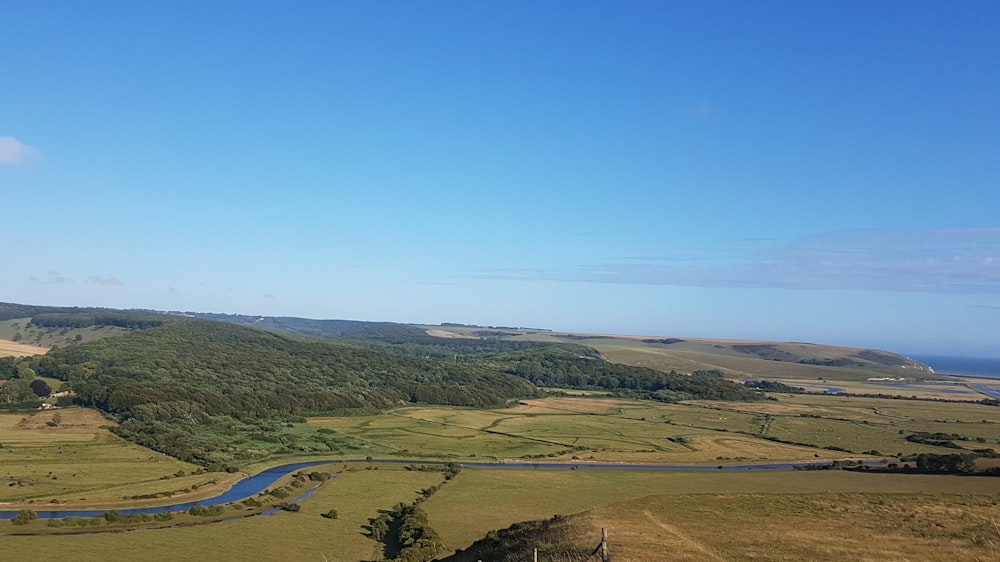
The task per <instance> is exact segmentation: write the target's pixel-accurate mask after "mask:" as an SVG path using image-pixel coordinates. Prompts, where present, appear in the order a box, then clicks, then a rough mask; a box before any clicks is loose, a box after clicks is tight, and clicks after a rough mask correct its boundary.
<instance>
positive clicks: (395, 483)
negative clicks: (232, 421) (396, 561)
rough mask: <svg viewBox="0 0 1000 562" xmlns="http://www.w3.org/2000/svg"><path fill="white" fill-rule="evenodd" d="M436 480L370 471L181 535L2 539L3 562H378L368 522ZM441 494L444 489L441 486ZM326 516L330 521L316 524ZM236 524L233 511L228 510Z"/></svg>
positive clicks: (432, 475) (177, 530)
mask: <svg viewBox="0 0 1000 562" xmlns="http://www.w3.org/2000/svg"><path fill="white" fill-rule="evenodd" d="M441 481H442V475H441V473H440V472H419V471H407V470H403V469H402V468H399V467H397V468H386V467H380V468H379V469H377V470H364V469H359V470H353V471H350V472H343V473H341V474H339V475H338V476H337V477H335V478H333V479H331V480H328V481H327V482H325V483H324V484H323V485H322V486H320V488H319V490H318V491H317V492H316V493H315V494H313V495H312V496H310V497H309V498H308V499H307V500H305V501H303V502H301V504H300V505H301V508H302V509H301V511H299V512H298V513H288V512H279V513H275V514H274V515H269V516H266V517H259V516H258V517H249V518H242V519H235V520H231V521H227V522H224V523H211V524H203V525H195V526H188V527H171V528H165V529H153V530H141V531H134V532H129V533H97V534H89V535H72V536H60V537H51V536H8V537H4V538H3V539H2V542H3V557H4V558H3V559H4V560H51V559H58V558H66V557H69V558H71V559H72V560H79V561H81V562H86V561H108V562H114V561H133V560H137V559H142V560H163V561H189V560H190V561H195V560H198V561H201V560H213V561H245V560H317V561H320V562H322V561H323V560H324V559H326V560H330V561H333V560H339V561H342V562H343V561H362V560H379V559H381V558H382V556H383V554H382V547H381V544H380V543H377V542H375V541H374V540H372V539H370V538H368V537H367V536H366V532H367V530H366V529H365V526H366V525H367V524H368V520H369V518H373V517H375V516H377V515H378V513H379V510H387V509H389V508H391V507H392V506H394V505H395V504H397V503H399V502H404V503H408V502H412V501H413V500H414V499H415V498H416V497H417V496H418V495H419V493H420V491H421V490H422V489H424V488H427V487H430V486H434V485H437V484H440V483H441ZM446 487H447V486H446ZM331 509H335V510H337V512H338V515H337V519H327V518H325V517H322V516H321V514H322V513H326V512H328V511H330V510H331ZM232 513H233V517H239V516H240V512H239V511H238V510H235V509H234V510H232Z"/></svg>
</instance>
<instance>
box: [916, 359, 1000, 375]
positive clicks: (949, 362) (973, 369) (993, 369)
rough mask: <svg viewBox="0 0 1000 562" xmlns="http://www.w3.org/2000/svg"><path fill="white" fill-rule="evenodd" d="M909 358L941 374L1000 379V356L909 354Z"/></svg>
mask: <svg viewBox="0 0 1000 562" xmlns="http://www.w3.org/2000/svg"><path fill="white" fill-rule="evenodd" d="M909 358H910V359H913V360H916V361H920V362H921V363H926V364H927V365H930V367H931V368H932V369H934V372H935V373H937V374H939V375H961V376H969V377H985V378H990V379H1000V358H990V357H949V356H944V355H909Z"/></svg>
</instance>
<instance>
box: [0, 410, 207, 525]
mask: <svg viewBox="0 0 1000 562" xmlns="http://www.w3.org/2000/svg"><path fill="white" fill-rule="evenodd" d="M111 425H114V424H113V422H110V421H108V420H106V419H104V418H103V417H101V415H100V414H99V413H97V412H95V411H94V410H89V409H85V408H62V409H59V410H51V411H45V412H37V413H30V414H0V445H2V447H0V502H27V501H32V502H35V503H41V504H45V503H48V502H50V501H51V500H53V499H54V500H58V501H59V502H60V503H63V504H66V503H68V504H71V505H74V506H80V505H90V504H97V503H102V502H103V503H105V504H108V503H120V502H122V498H123V497H124V496H133V495H141V494H152V493H166V492H169V491H180V490H182V489H185V488H187V489H190V488H192V487H201V486H204V485H205V484H207V483H208V482H209V481H210V480H218V479H219V478H220V476H221V475H219V474H216V475H213V476H209V475H202V476H188V477H186V478H176V477H174V475H175V474H177V473H178V472H181V471H183V472H185V473H191V472H193V471H195V470H196V469H197V468H198V467H196V466H194V465H191V464H188V463H185V462H181V461H178V460H176V459H173V458H171V457H168V456H166V455H161V454H157V453H155V452H153V451H150V450H149V449H146V448H144V447H139V446H137V445H134V444H132V443H128V442H127V441H125V440H123V439H121V438H120V437H118V436H116V435H114V434H112V433H111V432H110V431H108V429H107V427H109V426H111Z"/></svg>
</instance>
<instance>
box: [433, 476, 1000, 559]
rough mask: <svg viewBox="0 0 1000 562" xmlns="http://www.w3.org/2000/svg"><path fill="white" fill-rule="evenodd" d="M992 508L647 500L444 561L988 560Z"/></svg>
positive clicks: (898, 499)
mask: <svg viewBox="0 0 1000 562" xmlns="http://www.w3.org/2000/svg"><path fill="white" fill-rule="evenodd" d="M998 517H1000V502H998V501H997V499H996V498H992V497H989V496H953V495H935V496H931V495H926V494H920V495H913V494H895V495H893V494H857V493H843V492H841V493H822V494H801V495H789V494H745V493H744V494H726V495H718V494H704V495H684V496H648V497H644V498H640V499H636V500H630V501H626V502H621V503H616V504H613V505H609V506H606V507H601V508H597V509H593V510H590V511H587V512H584V513H581V514H578V515H573V516H570V517H557V518H555V519H549V520H543V521H535V522H531V523H522V524H518V525H514V526H512V527H510V528H507V529H505V530H502V531H500V532H498V533H497V532H494V533H490V536H489V537H488V538H486V539H482V540H480V541H478V542H477V543H476V544H474V545H473V546H472V547H470V548H469V549H468V550H467V551H466V552H463V553H461V554H456V555H455V556H452V557H449V558H446V559H445V560H447V561H449V562H472V561H475V560H490V561H496V562H515V561H520V560H530V559H531V556H532V552H533V549H534V548H538V556H539V558H540V559H545V560H550V559H554V560H564V561H567V562H570V561H576V560H579V561H581V562H582V561H585V560H593V559H594V558H593V557H592V556H591V554H592V553H593V552H594V549H595V546H596V545H598V544H599V543H600V539H601V530H602V529H608V535H609V539H608V550H609V553H610V554H611V555H612V557H613V559H616V560H634V561H637V562H646V561H649V562H652V561H661V560H662V561H667V560H669V561H691V562H696V561H697V562H701V561H711V560H719V561H722V560H762V561H769V560H775V561H777V560H783V561H786V560H808V561H827V560H828V561H840V560H859V561H866V562H881V561H883V560H911V561H923V560H926V561H937V560H983V561H989V560H995V559H996V555H997V553H998V551H997V547H996V545H997V542H998V541H1000V532H998V530H997V529H996V528H995V525H994V521H996V520H997V518H998Z"/></svg>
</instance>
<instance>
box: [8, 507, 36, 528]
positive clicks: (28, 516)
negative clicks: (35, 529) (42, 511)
mask: <svg viewBox="0 0 1000 562" xmlns="http://www.w3.org/2000/svg"><path fill="white" fill-rule="evenodd" d="M35 519H38V514H37V513H35V512H34V511H32V510H30V509H22V510H21V511H19V512H17V515H15V516H14V518H13V519H11V520H10V522H11V523H13V524H15V525H27V524H28V523H29V522H31V521H34V520H35Z"/></svg>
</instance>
